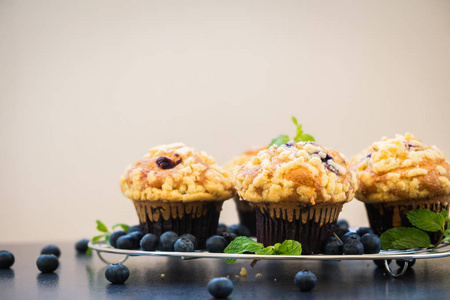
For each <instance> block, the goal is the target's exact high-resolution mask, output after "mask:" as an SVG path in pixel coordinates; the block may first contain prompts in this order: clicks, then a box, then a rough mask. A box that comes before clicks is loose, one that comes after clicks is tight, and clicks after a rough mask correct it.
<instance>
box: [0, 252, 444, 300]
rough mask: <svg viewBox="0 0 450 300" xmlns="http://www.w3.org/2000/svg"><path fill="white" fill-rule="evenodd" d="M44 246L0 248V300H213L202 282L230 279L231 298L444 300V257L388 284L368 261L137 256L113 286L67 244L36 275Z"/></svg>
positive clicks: (97, 264) (101, 268)
mask: <svg viewBox="0 0 450 300" xmlns="http://www.w3.org/2000/svg"><path fill="white" fill-rule="evenodd" d="M45 245H46V244H0V248H1V249H4V250H9V251H11V252H13V254H14V256H15V259H16V261H15V263H14V265H13V266H12V267H11V269H8V270H0V299H1V300H3V299H110V298H111V299H112V298H120V299H212V297H211V295H210V294H209V293H208V290H207V284H208V281H209V280H211V279H212V278H214V277H220V276H229V278H230V279H231V280H232V281H233V284H234V290H233V292H232V294H231V295H230V297H229V298H230V299H299V298H301V299H433V300H437V299H450V285H449V278H450V268H448V267H447V266H448V265H449V264H450V257H447V258H436V259H421V260H417V262H416V264H415V266H414V267H413V268H412V269H408V271H407V272H406V274H405V275H403V276H402V277H399V278H393V277H391V276H390V275H389V274H387V273H386V271H384V269H381V268H377V267H376V266H375V264H373V262H372V261H340V262H337V261H259V262H258V263H257V264H256V265H255V267H254V268H252V267H250V263H251V260H238V261H237V262H236V263H235V264H233V265H227V264H226V263H225V262H224V261H223V260H222V259H193V260H181V259H180V258H168V257H142V256H141V257H130V258H129V259H128V260H127V261H126V262H125V263H124V264H125V265H126V266H128V268H129V269H130V278H129V279H128V280H127V281H126V283H125V284H123V285H112V284H110V283H109V282H108V281H107V280H106V279H105V275H104V274H105V269H106V267H107V264H105V263H103V262H102V261H101V260H100V259H99V258H98V257H97V255H96V254H95V253H93V255H92V256H91V257H90V258H85V257H84V256H83V255H77V254H76V251H75V249H74V244H72V243H60V244H57V245H58V246H59V247H60V249H61V252H62V255H61V257H60V266H59V268H58V269H57V270H56V272H55V273H53V274H40V272H39V271H38V269H37V267H36V259H37V258H38V256H39V253H40V250H41V248H42V247H44V246H45ZM105 256H106V257H107V258H108V259H110V260H112V261H119V260H120V259H122V256H120V255H116V254H105ZM391 266H395V267H394V268H396V265H395V264H394V263H391ZM241 267H245V268H246V270H247V272H248V275H247V276H246V277H241V276H239V272H240V270H241ZM302 269H308V270H310V271H312V272H314V273H315V274H316V276H317V286H316V287H315V288H314V289H313V290H312V291H311V292H300V291H299V290H298V289H297V288H296V286H295V285H294V282H293V281H294V276H295V274H296V273H297V272H298V271H300V270H302ZM257 273H261V274H262V277H256V274H257Z"/></svg>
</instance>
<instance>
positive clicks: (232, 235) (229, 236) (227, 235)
mask: <svg viewBox="0 0 450 300" xmlns="http://www.w3.org/2000/svg"><path fill="white" fill-rule="evenodd" d="M222 236H223V237H224V238H225V239H226V240H227V242H228V243H231V241H233V240H234V239H235V238H237V235H236V234H235V233H232V232H230V233H228V232H224V233H222Z"/></svg>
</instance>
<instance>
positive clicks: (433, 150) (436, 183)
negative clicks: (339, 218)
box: [352, 133, 450, 202]
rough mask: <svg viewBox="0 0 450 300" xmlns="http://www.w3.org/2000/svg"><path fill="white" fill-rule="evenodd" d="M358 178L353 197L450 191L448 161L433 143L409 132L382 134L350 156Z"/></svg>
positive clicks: (368, 198)
mask: <svg viewBox="0 0 450 300" xmlns="http://www.w3.org/2000/svg"><path fill="white" fill-rule="evenodd" d="M352 164H353V168H354V169H355V171H356V176H357V178H358V185H359V188H358V191H357V193H356V198H357V199H359V200H361V201H363V202H391V201H400V200H407V199H419V198H432V197H437V196H443V195H448V194H450V181H449V179H450V174H449V171H450V165H449V163H448V162H447V161H446V160H445V155H444V153H442V151H441V150H439V149H438V148H437V147H436V146H427V145H424V144H422V142H421V141H420V140H418V139H416V138H414V136H413V135H412V134H411V133H406V134H405V135H404V136H402V135H396V137H395V138H394V139H387V138H383V139H382V140H381V141H379V142H375V143H373V144H372V146H370V147H369V148H368V149H366V150H364V151H363V152H362V153H361V154H360V155H358V156H357V157H355V158H353V159H352Z"/></svg>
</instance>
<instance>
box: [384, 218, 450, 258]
mask: <svg viewBox="0 0 450 300" xmlns="http://www.w3.org/2000/svg"><path fill="white" fill-rule="evenodd" d="M407 217H408V220H409V221H410V222H411V224H412V225H413V226H415V227H396V228H391V229H389V230H386V231H385V232H384V233H383V234H382V235H381V236H380V240H381V248H382V249H384V250H387V249H400V250H403V249H410V248H428V247H436V246H437V245H439V244H440V243H441V242H442V241H444V242H450V230H449V229H447V230H445V221H446V220H447V217H448V212H447V210H445V209H443V210H442V211H441V212H440V213H435V212H432V211H431V210H429V209H416V210H411V211H409V212H408V214H407ZM425 231H430V232H437V231H440V232H441V233H442V234H443V239H441V240H439V241H438V242H437V243H436V244H435V245H432V244H431V241H430V237H429V236H428V234H427V233H426V232H425Z"/></svg>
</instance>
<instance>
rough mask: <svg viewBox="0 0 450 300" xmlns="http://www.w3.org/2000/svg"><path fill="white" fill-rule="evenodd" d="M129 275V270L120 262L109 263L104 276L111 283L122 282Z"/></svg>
mask: <svg viewBox="0 0 450 300" xmlns="http://www.w3.org/2000/svg"><path fill="white" fill-rule="evenodd" d="M129 276H130V270H128V268H127V266H125V265H122V264H111V265H109V266H108V267H107V268H106V271H105V277H106V279H108V281H109V282H111V283H112V284H122V283H124V282H125V281H127V279H128V277H129Z"/></svg>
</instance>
